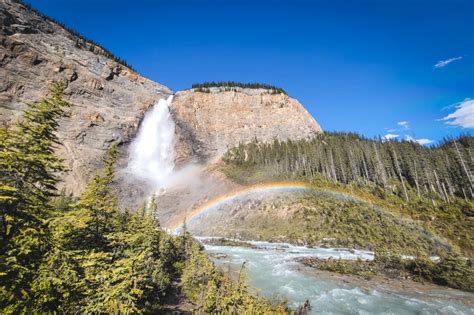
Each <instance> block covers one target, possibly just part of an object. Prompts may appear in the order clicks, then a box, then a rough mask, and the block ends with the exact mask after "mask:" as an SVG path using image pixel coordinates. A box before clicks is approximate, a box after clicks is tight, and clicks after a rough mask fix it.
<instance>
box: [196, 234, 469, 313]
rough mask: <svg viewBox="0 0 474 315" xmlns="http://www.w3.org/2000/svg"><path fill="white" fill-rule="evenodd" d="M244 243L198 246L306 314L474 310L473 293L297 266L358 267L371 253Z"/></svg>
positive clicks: (225, 267) (267, 293)
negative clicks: (337, 263) (308, 262)
mask: <svg viewBox="0 0 474 315" xmlns="http://www.w3.org/2000/svg"><path fill="white" fill-rule="evenodd" d="M206 239H212V238H206ZM214 239H216V238H214ZM225 243H227V242H223V244H225ZM245 243H247V246H245V247H240V246H229V245H228V244H229V243H227V245H206V244H204V247H205V251H206V252H207V253H208V254H210V257H211V259H212V260H213V261H214V263H215V264H216V265H217V266H219V267H220V268H222V270H224V271H225V272H229V273H230V274H232V272H233V270H238V269H239V268H241V267H242V265H243V264H244V263H245V266H246V268H248V279H249V283H250V285H251V287H252V289H253V290H254V292H255V293H258V294H259V295H262V296H264V297H265V298H267V299H269V300H270V301H271V300H273V301H283V300H286V301H288V303H287V304H288V306H290V307H292V308H295V307H297V306H298V305H301V304H302V303H304V302H305V301H306V300H309V301H310V304H311V307H312V311H311V312H312V314H320V313H330V314H332V313H341V312H347V313H351V312H353V310H354V309H357V310H362V311H366V312H368V313H397V314H419V313H439V312H442V313H443V312H444V313H447V314H470V313H473V312H474V305H473V302H472V301H474V294H473V293H470V292H465V291H460V290H455V289H450V288H447V287H443V286H438V285H434V284H428V283H419V282H415V281H413V280H412V279H409V278H407V279H404V278H403V277H400V278H398V279H397V278H394V279H391V278H390V277H388V276H386V275H378V274H376V275H373V276H372V277H370V278H366V277H362V276H354V275H343V274H338V273H334V272H329V271H322V270H318V269H315V268H312V267H308V266H305V265H304V264H302V263H301V262H299V261H300V260H301V259H304V258H311V257H315V258H318V259H324V260H327V259H333V260H339V259H340V258H342V259H344V261H352V262H354V263H358V262H360V261H367V260H369V261H370V260H373V259H374V256H373V253H371V252H361V251H357V250H350V249H338V248H308V247H303V246H294V245H291V244H286V243H270V242H259V241H246V242H245ZM248 245H251V246H248ZM358 259H360V260H359V261H358ZM270 279H271V280H270Z"/></svg>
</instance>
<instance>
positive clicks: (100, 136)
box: [0, 0, 321, 202]
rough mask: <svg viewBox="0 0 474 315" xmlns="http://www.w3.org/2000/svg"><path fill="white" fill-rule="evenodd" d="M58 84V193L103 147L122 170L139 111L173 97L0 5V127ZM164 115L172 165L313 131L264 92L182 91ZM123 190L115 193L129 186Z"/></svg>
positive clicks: (8, 2)
mask: <svg viewBox="0 0 474 315" xmlns="http://www.w3.org/2000/svg"><path fill="white" fill-rule="evenodd" d="M57 81H61V82H64V83H65V84H66V86H67V88H66V90H65V98H66V100H67V101H68V102H70V103H71V105H72V106H71V108H69V109H68V111H69V116H68V117H67V118H64V119H63V120H62V121H61V123H60V127H59V132H58V134H59V138H60V140H61V142H62V143H63V145H62V146H60V147H59V148H58V154H59V155H60V156H61V157H63V158H64V159H65V164H66V166H67V167H68V169H69V172H68V173H66V174H64V175H63V179H64V181H63V183H64V186H65V187H66V189H67V190H68V191H70V192H74V193H76V194H77V193H79V192H80V191H82V189H83V188H84V185H85V183H86V182H87V180H88V179H89V178H90V176H91V174H93V172H95V171H96V170H97V169H98V168H99V167H100V166H101V163H100V161H101V157H102V156H103V155H104V153H105V152H106V150H107V148H108V147H109V146H110V144H111V143H113V142H118V143H120V144H122V146H121V148H122V152H123V154H122V160H121V161H120V163H121V165H124V164H125V163H126V152H127V147H128V143H129V142H130V140H131V139H132V138H133V136H134V135H135V134H136V131H137V128H138V126H139V124H140V121H141V119H142V118H143V115H144V113H145V111H146V110H147V109H148V108H149V107H150V106H152V105H153V104H155V103H156V102H157V101H158V100H159V99H160V98H164V97H167V96H169V95H170V94H171V93H172V92H171V90H170V89H168V88H167V87H165V86H163V85H161V84H159V83H156V82H153V81H151V80H148V79H146V78H144V77H142V76H140V75H139V74H137V73H136V72H134V71H133V70H131V69H130V68H128V67H127V66H124V65H123V62H119V60H118V61H117V59H116V58H114V57H113V56H112V55H111V54H110V53H109V52H108V51H106V50H105V49H103V48H101V47H99V46H98V45H96V44H94V43H92V42H89V41H87V40H85V39H84V38H82V37H81V36H80V35H78V34H75V33H74V32H71V31H68V30H66V29H65V28H63V27H62V26H60V25H58V24H57V23H55V22H54V21H52V20H50V19H48V18H46V17H44V16H42V15H41V14H38V13H36V12H35V11H33V10H31V9H29V8H27V7H26V6H24V5H23V4H21V3H19V2H17V1H13V0H0V125H8V124H10V123H11V122H14V121H17V120H18V119H20V118H21V114H22V111H23V110H24V109H25V108H26V104H27V103H28V102H34V101H37V100H39V99H40V98H41V97H43V96H45V95H46V94H47V93H48V89H49V87H50V86H51V84H52V83H53V82H57ZM171 112H172V115H173V118H174V120H175V122H176V133H177V141H176V150H177V155H176V156H177V162H178V166H179V165H184V164H185V163H187V162H189V161H191V160H195V161H200V162H203V163H209V162H212V161H215V160H216V159H217V158H219V157H220V156H221V155H222V154H223V153H224V152H225V151H226V150H227V149H228V148H230V147H233V146H235V145H238V144H239V143H240V142H248V141H251V140H253V139H258V140H260V141H272V140H273V139H274V138H278V139H282V140H283V139H300V138H308V137H311V136H313V135H315V134H317V133H318V132H321V128H320V127H319V125H318V124H317V123H316V121H315V120H314V119H313V118H312V117H311V115H310V114H309V113H308V112H307V111H306V110H305V109H304V107H303V106H302V105H301V104H300V103H298V101H296V100H295V99H293V98H291V97H289V96H287V95H285V94H275V93H274V91H271V90H267V89H249V88H245V89H244V88H237V87H236V88H232V89H231V90H229V89H225V88H218V87H215V88H211V89H209V91H208V93H204V92H196V91H194V90H186V91H180V92H177V93H176V95H175V97H174V101H173V102H172V104H171ZM125 177H126V175H125ZM132 186H134V187H135V188H134V189H135V190H144V189H142V188H141V187H142V186H139V185H137V184H132ZM124 187H125V188H122V191H126V190H127V189H128V188H127V187H130V183H128V184H127V185H124ZM142 194H143V192H142ZM130 197H131V199H133V194H131V195H130ZM134 201H135V202H136V200H134Z"/></svg>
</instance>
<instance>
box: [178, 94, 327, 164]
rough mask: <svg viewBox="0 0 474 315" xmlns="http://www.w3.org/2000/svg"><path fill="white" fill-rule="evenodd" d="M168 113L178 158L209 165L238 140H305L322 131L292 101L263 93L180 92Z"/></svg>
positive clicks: (303, 110)
mask: <svg viewBox="0 0 474 315" xmlns="http://www.w3.org/2000/svg"><path fill="white" fill-rule="evenodd" d="M171 111H172V113H173V117H174V120H175V122H176V125H177V130H178V133H179V141H178V144H177V152H178V160H183V159H186V158H187V157H190V156H192V157H196V158H197V159H200V160H208V161H209V160H213V159H215V158H218V157H220V156H221V155H222V154H223V153H224V152H226V151H227V149H229V148H231V147H234V146H236V145H238V144H239V143H241V142H242V143H246V142H249V141H252V140H254V139H258V140H259V141H264V142H265V141H273V139H275V138H276V139H279V140H287V139H304V138H310V137H313V136H315V135H316V134H317V133H320V132H322V129H321V127H320V126H319V124H318V123H317V122H316V121H315V120H314V119H313V117H312V116H311V115H310V114H309V113H308V112H307V111H306V109H305V108H304V107H303V106H302V105H301V104H300V103H299V102H298V101H297V100H295V99H293V98H291V97H289V96H288V95H285V94H272V93H271V92H270V91H269V90H266V89H242V88H233V90H232V91H226V90H225V89H224V88H211V89H210V92H209V93H203V92H195V91H193V90H186V91H180V92H177V93H176V95H175V97H174V99H173V102H172V104H171Z"/></svg>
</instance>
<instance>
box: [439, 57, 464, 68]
mask: <svg viewBox="0 0 474 315" xmlns="http://www.w3.org/2000/svg"><path fill="white" fill-rule="evenodd" d="M461 59H462V56H459V57H454V58H449V59H446V60H440V61H438V62H437V63H436V64H435V65H434V67H435V68H436V69H439V68H444V67H446V66H447V65H449V64H450V63H451V62H453V61H456V60H461Z"/></svg>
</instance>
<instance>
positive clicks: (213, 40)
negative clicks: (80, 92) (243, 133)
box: [26, 0, 474, 143]
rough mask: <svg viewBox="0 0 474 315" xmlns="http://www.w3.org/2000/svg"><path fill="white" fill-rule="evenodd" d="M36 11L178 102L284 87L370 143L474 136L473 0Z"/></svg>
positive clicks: (320, 117)
mask: <svg viewBox="0 0 474 315" xmlns="http://www.w3.org/2000/svg"><path fill="white" fill-rule="evenodd" d="M26 2H27V3H29V4H31V5H33V6H34V7H35V8H37V9H39V10H40V11H42V12H43V13H45V14H46V15H49V16H51V17H53V18H55V19H57V20H59V21H61V22H63V23H65V24H66V25H68V26H69V27H71V28H74V29H76V30H77V31H79V32H80V33H82V34H83V35H85V36H86V37H88V38H91V39H93V40H95V41H97V42H99V43H101V44H102V45H103V46H105V47H107V48H108V49H109V50H111V51H112V52H114V53H115V54H117V55H119V56H120V57H123V58H124V59H126V60H127V61H128V62H129V63H130V64H131V65H133V67H134V68H135V69H137V71H138V72H140V73H141V74H143V75H145V76H146V77H148V78H150V79H153V80H155V81H158V82H160V83H163V84H165V85H167V86H169V87H170V88H171V89H173V90H175V91H176V90H180V89H186V88H189V87H190V86H191V84H192V83H197V82H203V81H221V80H232V81H242V82H263V83H269V84H274V85H277V86H280V87H283V88H284V89H285V90H286V91H287V92H288V93H289V94H290V95H291V96H293V97H295V98H296V99H298V100H299V101H300V102H301V103H302V104H303V105H304V106H305V107H306V108H307V109H308V110H309V111H310V113H311V114H312V115H313V116H314V117H315V118H316V120H317V121H318V122H319V123H320V124H321V126H322V127H323V129H325V130H337V131H356V132H359V133H362V134H364V135H366V136H368V137H373V136H379V135H380V136H384V135H387V134H391V135H398V136H399V137H398V138H407V137H411V138H413V139H428V140H434V141H437V140H440V139H442V138H443V137H444V136H447V135H457V134H459V133H462V132H470V131H472V128H473V127H474V101H472V100H470V99H472V98H474V1H471V0H465V1H463V0H429V1H428V0H405V1H404V0H398V1H395V0H378V1H375V0H353V1H350V0H345V1H342V0H314V1H309V0H308V1H298V0H296V1H290V0H286V1H271V0H269V1H233V0H214V1H211V0H208V1H204V0H194V1H191V0H188V1H180V0H174V1H171V0H170V1H158V0H157V1H152V0H135V1H121V0H115V1H113V0H102V1H101V0H68V1H63V0H48V1H44V0H28V1H26ZM449 115H451V116H449ZM446 116H449V118H447V119H445V120H440V119H441V118H443V117H446ZM404 122H406V123H404ZM388 137H390V136H388ZM393 137H394V136H393ZM424 142H425V143H428V141H424Z"/></svg>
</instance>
